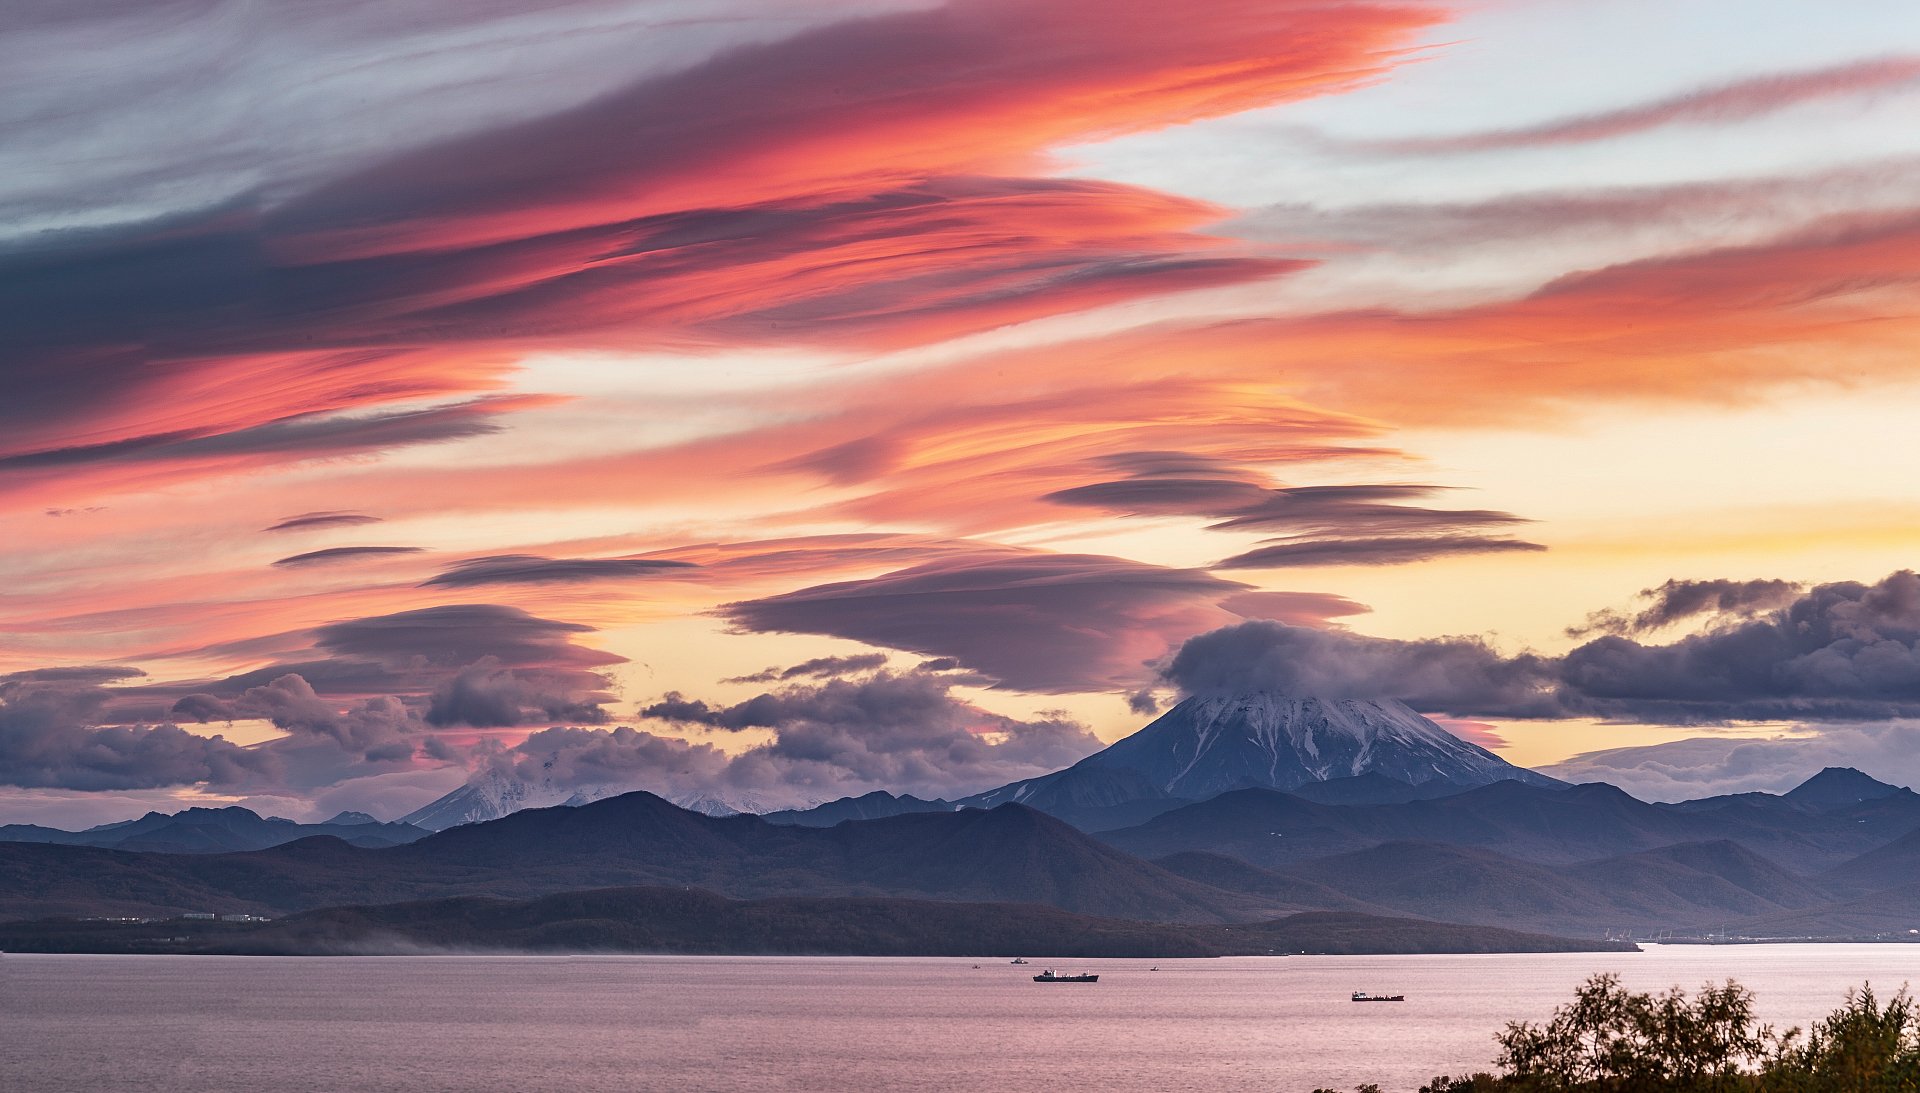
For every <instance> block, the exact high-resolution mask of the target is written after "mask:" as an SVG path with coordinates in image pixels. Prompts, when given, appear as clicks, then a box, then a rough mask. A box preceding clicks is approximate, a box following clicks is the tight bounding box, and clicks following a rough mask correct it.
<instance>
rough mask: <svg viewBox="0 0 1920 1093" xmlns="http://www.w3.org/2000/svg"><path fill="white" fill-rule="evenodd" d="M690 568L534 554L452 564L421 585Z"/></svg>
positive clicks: (590, 577) (550, 580)
mask: <svg viewBox="0 0 1920 1093" xmlns="http://www.w3.org/2000/svg"><path fill="white" fill-rule="evenodd" d="M692 568H695V567H694V564H693V563H692V562H676V561H668V560H665V559H661V558H543V557H541V556H539V555H537V554H495V555H492V556H490V557H485V558H470V559H468V560H466V561H464V562H456V563H454V564H453V565H451V566H449V567H447V569H446V570H445V571H444V572H442V573H439V574H437V575H435V576H434V577H432V578H430V579H428V580H427V581H426V582H424V583H425V584H427V585H437V586H440V587H444V588H470V587H473V586H475V585H489V584H559V583H573V582H579V581H609V580H625V579H630V578H633V577H647V576H653V575H655V574H658V573H661V572H663V571H669V570H675V569H692Z"/></svg>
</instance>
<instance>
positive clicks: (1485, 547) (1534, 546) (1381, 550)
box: [1213, 535, 1547, 569]
mask: <svg viewBox="0 0 1920 1093" xmlns="http://www.w3.org/2000/svg"><path fill="white" fill-rule="evenodd" d="M1545 549H1547V548H1546V547H1543V546H1541V545H1540V544H1539V543H1529V542H1526V541H1525V540H1522V539H1493V538H1488V537H1486V536H1482V535H1433V536H1426V537H1416V538H1407V539H1306V540H1288V541H1286V542H1281V543H1274V544H1272V545H1270V546H1263V547H1255V548H1254V549H1252V550H1249V551H1247V552H1246V553H1244V554H1235V555H1234V556H1233V557H1231V558H1224V559H1222V560H1220V561H1218V562H1215V563H1214V565H1213V568H1215V569H1280V568H1284V567H1289V566H1317V565H1402V564H1404V563H1407V562H1424V561H1427V560H1428V559H1431V558H1443V557H1448V556H1452V555H1459V554H1506V553H1513V552H1520V553H1530V552H1534V551H1542V550H1545Z"/></svg>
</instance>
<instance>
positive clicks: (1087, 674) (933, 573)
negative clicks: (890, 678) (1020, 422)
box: [720, 551, 1246, 692]
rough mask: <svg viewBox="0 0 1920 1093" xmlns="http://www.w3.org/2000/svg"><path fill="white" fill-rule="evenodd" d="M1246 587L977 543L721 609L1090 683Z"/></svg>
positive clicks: (973, 664) (1051, 683)
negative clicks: (964, 550)
mask: <svg viewBox="0 0 1920 1093" xmlns="http://www.w3.org/2000/svg"><path fill="white" fill-rule="evenodd" d="M1245 589H1246V586H1245V585H1241V584H1237V583H1235V582H1232V581H1226V580H1222V579H1221V578H1219V577H1215V576H1212V575H1211V574H1208V573H1204V572H1201V571H1199V570H1192V569H1169V568H1165V567H1161V566H1153V565H1146V564H1144V563H1141V562H1134V561H1129V560H1127V559H1123V558H1111V557H1103V556H1099V555H1088V554H1038V553H1022V552H1015V551H985V552H977V553H974V554H971V555H956V556H954V557H951V558H947V559H943V560H939V561H934V562H929V563H926V564H924V565H917V566H912V567H909V568H907V569H902V570H897V571H895V572H892V573H888V574H884V575H882V576H879V577H874V578H871V579H868V580H858V581H842V582H838V583H834V584H823V585H816V586H813V587H811V588H803V589H800V590H799V591H796V592H788V593H785V594H783V595H778V596H769V597H767V598H764V599H758V600H746V601H742V602H738V603H730V604H726V605H724V606H723V607H722V608H721V609H720V611H721V614H723V615H724V616H725V617H726V618H727V619H729V620H731V621H732V622H733V623H734V624H735V625H736V626H738V627H740V628H741V629H744V630H752V631H759V632H779V633H801V634H827V635H832V636H835V637H842V638H849V639H852V640H855V641H861V642H866V643H868V644H872V645H881V646H886V647H888V648H893V649H903V650H908V651H911V652H916V653H920V654H923V655H926V656H936V657H951V658H953V659H954V660H956V661H958V662H959V663H961V664H963V665H965V666H966V667H968V668H971V669H973V670H975V671H978V672H981V673H983V674H985V675H987V676H990V677H992V678H993V679H995V680H998V681H999V682H1001V683H1002V684H1004V685H1006V686H1009V687H1015V688H1018V689H1021V690H1031V691H1042V692H1065V691H1083V690H1099V689H1104V688H1106V687H1109V686H1111V685H1113V681H1114V680H1115V679H1117V678H1122V677H1128V676H1137V675H1138V674H1139V671H1140V664H1141V662H1142V661H1144V660H1147V659H1150V658H1152V657H1155V656H1158V655H1160V653H1161V651H1162V650H1164V648H1165V647H1166V643H1168V642H1170V641H1177V640H1179V639H1180V638H1182V637H1185V636H1186V635H1187V634H1190V633H1194V632H1197V631H1198V630H1201V629H1205V627H1206V626H1207V625H1208V624H1209V623H1210V622H1214V621H1218V618H1219V614H1220V609H1219V608H1218V607H1217V606H1216V604H1217V601H1219V600H1220V599H1222V598H1224V597H1226V596H1228V595H1231V594H1233V593H1235V592H1241V591H1244V590H1245Z"/></svg>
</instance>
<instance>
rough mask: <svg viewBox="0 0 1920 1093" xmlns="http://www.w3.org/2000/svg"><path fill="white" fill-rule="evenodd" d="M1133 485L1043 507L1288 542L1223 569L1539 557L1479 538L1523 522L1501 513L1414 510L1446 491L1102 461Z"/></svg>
mask: <svg viewBox="0 0 1920 1093" xmlns="http://www.w3.org/2000/svg"><path fill="white" fill-rule="evenodd" d="M1100 462H1101V463H1102V464H1103V465H1106V466H1109V467H1113V468H1115V469H1121V470H1125V471H1127V472H1128V477H1127V478H1124V479H1117V480H1114V481H1107V482H1095V483H1090V484H1088V485H1084V486H1073V487H1069V488H1067V489H1064V490H1057V491H1055V492H1053V493H1050V494H1047V495H1046V497H1045V498H1044V500H1047V501H1052V502H1054V503H1056V504H1062V505H1076V506H1081V507H1087V508H1097V509H1101V510H1103V511H1106V512H1113V513H1119V514H1121V515H1126V516H1175V515H1188V516H1206V517H1211V518H1213V519H1214V520H1215V522H1214V523H1212V524H1209V525H1208V527H1210V528H1212V529H1214V530H1217V531H1275V532H1281V533H1283V535H1284V536H1285V537H1284V538H1281V539H1277V540H1274V541H1271V542H1269V543H1267V544H1265V545H1263V546H1260V547H1257V548H1255V549H1253V550H1250V551H1246V552H1244V553H1241V554H1236V555H1234V556H1233V557H1231V558H1227V559H1225V560H1223V561H1221V562H1219V563H1217V564H1216V565H1215V566H1214V567H1213V568H1215V569H1273V568H1280V567H1283V566H1311V565H1401V564H1404V563H1407V562H1419V561H1426V560H1428V559H1430V558H1438V557H1443V556H1447V555H1455V554H1485V553H1496V552H1502V551H1534V550H1544V549H1546V548H1544V547H1542V546H1540V545H1538V544H1536V543H1529V542H1525V541H1523V540H1519V539H1510V538H1494V537H1490V536H1486V535H1478V534H1473V532H1475V531H1478V530H1481V529H1486V528H1496V527H1507V526H1510V525H1513V524H1519V523H1525V522H1526V521H1525V520H1523V519H1522V518H1521V517H1518V516H1515V515H1514V514H1512V513H1510V512H1501V511H1498V510H1495V509H1442V508H1430V507H1427V506H1424V505H1414V504H1409V503H1408V502H1410V501H1415V500H1419V499H1421V498H1425V497H1429V496H1432V495H1433V494H1436V493H1439V492H1441V491H1442V490H1443V488H1444V487H1440V486H1430V485H1408V484H1355V485H1343V486H1286V487H1277V488H1276V487H1271V486H1268V485H1266V484H1264V479H1263V478H1262V476H1260V475H1258V474H1255V473H1253V472H1251V471H1248V470H1245V469H1241V468H1235V467H1234V466H1233V465H1232V464H1230V463H1227V462H1225V461H1223V460H1218V459H1210V458H1206V457H1193V456H1185V455H1183V454H1182V453H1178V452H1134V453H1127V455H1126V456H1125V457H1122V458H1109V459H1106V460H1102V461H1100Z"/></svg>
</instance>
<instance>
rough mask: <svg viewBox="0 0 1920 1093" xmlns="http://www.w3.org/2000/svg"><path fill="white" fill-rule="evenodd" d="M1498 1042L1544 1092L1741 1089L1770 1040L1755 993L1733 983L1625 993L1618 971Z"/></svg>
mask: <svg viewBox="0 0 1920 1093" xmlns="http://www.w3.org/2000/svg"><path fill="white" fill-rule="evenodd" d="M1498 1039H1499V1043H1500V1055H1499V1060H1498V1061H1499V1063H1500V1065H1501V1066H1503V1067H1505V1068H1506V1071H1507V1074H1508V1075H1509V1076H1510V1077H1512V1078H1514V1079H1518V1083H1517V1084H1519V1085H1520V1086H1521V1087H1522V1088H1526V1087H1528V1085H1531V1087H1533V1088H1538V1089H1542V1090H1559V1089H1592V1090H1614V1089H1618V1090H1659V1089H1684V1090H1700V1091H1702V1093H1706V1091H1711V1090H1721V1089H1735V1088H1739V1085H1740V1084H1741V1083H1739V1081H1738V1078H1739V1076H1740V1075H1741V1073H1742V1072H1743V1071H1744V1070H1747V1069H1748V1068H1749V1067H1750V1066H1751V1065H1752V1064H1754V1063H1756V1062H1758V1061H1759V1059H1760V1058H1761V1053H1762V1051H1763V1050H1764V1049H1765V1047H1766V1042H1765V1040H1764V1039H1763V1034H1762V1033H1761V1032H1758V1031H1756V1030H1755V1029H1754V1027H1753V992H1751V991H1749V990H1747V989H1746V988H1745V987H1742V986H1740V985H1739V984H1737V983H1735V982H1733V981H1732V980H1728V981H1727V983H1726V984H1725V985H1724V986H1719V987H1716V986H1713V985H1711V984H1709V985H1707V986H1706V987H1705V988H1703V989H1702V990H1701V991H1700V993H1699V994H1698V995H1697V996H1695V997H1693V998H1691V999H1689V998H1688V997H1687V994H1686V992H1685V991H1682V990H1680V989H1679V988H1677V987H1676V988H1674V989H1672V990H1670V991H1668V992H1667V993H1665V994H1660V995H1654V994H1641V993H1635V992H1632V991H1628V990H1627V989H1625V988H1624V987H1622V986H1621V985H1620V977H1619V976H1617V975H1613V974H1611V973H1609V974H1605V975H1596V976H1594V977H1593V978H1591V979H1589V980H1587V981H1586V982H1585V983H1583V984H1581V986H1580V988H1579V989H1578V990H1577V991H1575V992H1574V998H1573V1002H1572V1003H1571V1004H1569V1005H1565V1006H1561V1007H1560V1008H1558V1009H1556V1010H1555V1011H1554V1013H1553V1018H1552V1020H1550V1021H1548V1022H1547V1023H1546V1024H1545V1025H1538V1026H1537V1025H1533V1024H1529V1023H1527V1022H1524V1021H1522V1022H1516V1023H1514V1024H1510V1025H1508V1026H1507V1028H1506V1030H1505V1031H1504V1032H1502V1033H1500V1035H1499V1037H1498Z"/></svg>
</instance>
